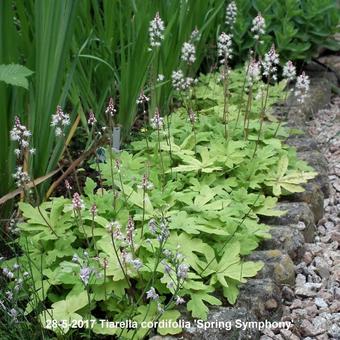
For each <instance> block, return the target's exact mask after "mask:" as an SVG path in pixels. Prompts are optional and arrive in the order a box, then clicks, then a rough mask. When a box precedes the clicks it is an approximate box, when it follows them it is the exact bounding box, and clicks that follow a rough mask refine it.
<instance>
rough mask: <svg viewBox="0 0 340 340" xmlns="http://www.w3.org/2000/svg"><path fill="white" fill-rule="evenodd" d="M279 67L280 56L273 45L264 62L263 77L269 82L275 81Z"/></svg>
mask: <svg viewBox="0 0 340 340" xmlns="http://www.w3.org/2000/svg"><path fill="white" fill-rule="evenodd" d="M277 65H279V55H278V53H277V52H276V50H275V46H274V45H272V47H271V48H270V50H269V51H268V52H267V53H266V54H265V56H264V60H263V62H262V67H263V75H264V76H265V77H267V78H268V79H269V80H274V81H275V80H276V79H277Z"/></svg>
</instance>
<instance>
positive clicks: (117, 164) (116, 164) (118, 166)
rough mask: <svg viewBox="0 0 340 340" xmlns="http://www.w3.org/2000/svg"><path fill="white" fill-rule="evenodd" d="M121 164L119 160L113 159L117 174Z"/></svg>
mask: <svg viewBox="0 0 340 340" xmlns="http://www.w3.org/2000/svg"><path fill="white" fill-rule="evenodd" d="M121 164H122V163H121V161H120V160H119V159H115V166H116V169H117V170H118V172H119V171H120V168H121Z"/></svg>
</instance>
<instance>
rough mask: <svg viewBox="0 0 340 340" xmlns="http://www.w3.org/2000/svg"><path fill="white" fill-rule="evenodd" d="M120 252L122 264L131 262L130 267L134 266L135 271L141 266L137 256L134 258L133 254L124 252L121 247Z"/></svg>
mask: <svg viewBox="0 0 340 340" xmlns="http://www.w3.org/2000/svg"><path fill="white" fill-rule="evenodd" d="M121 252H122V260H123V262H124V264H131V265H132V267H133V268H135V269H136V270H137V271H138V270H140V269H141V268H142V267H143V262H142V261H141V260H140V259H139V258H135V259H134V258H133V255H132V254H131V253H128V252H126V250H125V249H123V250H122V251H121Z"/></svg>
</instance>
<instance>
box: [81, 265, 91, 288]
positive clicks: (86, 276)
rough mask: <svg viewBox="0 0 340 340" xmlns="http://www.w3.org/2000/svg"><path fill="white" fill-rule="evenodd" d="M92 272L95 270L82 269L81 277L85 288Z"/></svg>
mask: <svg viewBox="0 0 340 340" xmlns="http://www.w3.org/2000/svg"><path fill="white" fill-rule="evenodd" d="M92 272H93V270H92V269H91V268H89V267H83V268H81V269H80V273H79V277H80V279H81V280H82V281H83V283H84V285H85V286H87V285H88V283H89V280H90V277H91V274H92Z"/></svg>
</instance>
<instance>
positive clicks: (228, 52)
mask: <svg viewBox="0 0 340 340" xmlns="http://www.w3.org/2000/svg"><path fill="white" fill-rule="evenodd" d="M231 45H232V41H231V36H230V35H228V34H226V33H225V32H222V33H221V34H220V36H219V37H218V40H217V54H218V56H219V57H221V58H223V61H222V62H224V60H228V59H230V58H231V57H232V52H233V50H232V48H231Z"/></svg>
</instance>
